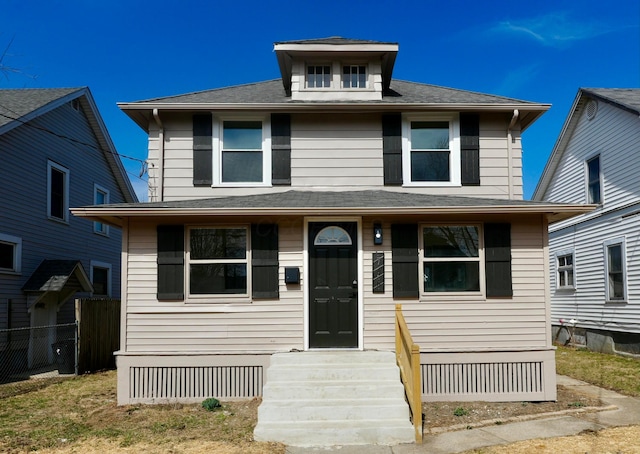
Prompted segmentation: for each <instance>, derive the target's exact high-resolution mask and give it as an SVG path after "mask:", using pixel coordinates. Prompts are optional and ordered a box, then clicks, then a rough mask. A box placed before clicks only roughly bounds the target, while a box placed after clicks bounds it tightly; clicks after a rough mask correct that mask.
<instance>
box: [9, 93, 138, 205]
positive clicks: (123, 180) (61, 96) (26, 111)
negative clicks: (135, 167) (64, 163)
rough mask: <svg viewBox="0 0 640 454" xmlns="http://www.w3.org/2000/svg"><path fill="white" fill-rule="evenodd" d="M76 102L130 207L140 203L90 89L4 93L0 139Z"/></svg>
mask: <svg viewBox="0 0 640 454" xmlns="http://www.w3.org/2000/svg"><path fill="white" fill-rule="evenodd" d="M74 99H77V100H78V102H79V103H80V105H81V106H82V109H83V111H84V113H85V115H86V117H87V120H88V122H89V125H90V127H91V129H92V130H93V133H94V136H95V138H96V140H97V142H98V144H99V147H100V150H101V151H102V153H103V154H104V157H105V159H106V161H107V163H108V165H109V167H110V169H111V172H112V174H113V176H114V178H115V179H116V182H117V184H118V187H119V188H120V190H121V191H122V194H123V197H124V199H125V200H126V201H127V202H129V203H135V202H137V201H138V198H137V196H136V194H135V191H134V190H133V186H132V185H131V182H130V181H129V178H128V177H127V174H126V171H125V169H124V166H123V164H122V161H121V160H120V158H119V157H118V152H117V150H116V148H115V145H114V144H113V142H112V141H111V137H110V136H109V132H108V131H107V127H106V125H105V124H104V121H103V120H102V117H101V115H100V113H99V111H98V107H97V105H96V103H95V100H94V99H93V96H92V95H91V91H90V90H89V88H88V87H80V88H38V89H10V90H0V135H2V134H6V133H7V132H9V131H11V130H12V129H14V128H17V127H19V126H22V125H28V124H29V122H30V121H32V120H34V119H36V118H38V117H40V116H42V115H44V114H46V113H48V112H51V111H52V110H54V109H56V108H58V107H60V106H62V105H64V104H66V103H68V102H71V101H72V100H74Z"/></svg>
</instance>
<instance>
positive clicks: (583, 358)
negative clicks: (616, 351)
mask: <svg viewBox="0 0 640 454" xmlns="http://www.w3.org/2000/svg"><path fill="white" fill-rule="evenodd" d="M556 370H557V372H558V373H559V374H562V375H568V376H569V377H573V378H575V379H578V380H582V381H586V382H587V383H591V384H594V385H596V386H600V387H601V388H606V389H611V390H614V391H617V392H619V393H621V394H625V395H627V396H635V397H640V360H637V359H634V358H629V357H626V356H618V355H608V354H605V353H597V352H592V351H589V350H584V349H576V348H572V347H558V350H557V351H556Z"/></svg>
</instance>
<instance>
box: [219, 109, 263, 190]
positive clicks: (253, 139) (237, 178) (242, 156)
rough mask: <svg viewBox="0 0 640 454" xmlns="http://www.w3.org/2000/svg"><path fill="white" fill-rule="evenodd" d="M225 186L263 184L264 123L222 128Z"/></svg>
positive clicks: (225, 124)
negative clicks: (232, 184) (227, 184)
mask: <svg viewBox="0 0 640 454" xmlns="http://www.w3.org/2000/svg"><path fill="white" fill-rule="evenodd" d="M222 129H223V130H222V182H223V183H261V182H262V181H263V177H264V175H263V166H264V164H263V155H264V153H263V150H262V122H261V121H225V122H223V128H222Z"/></svg>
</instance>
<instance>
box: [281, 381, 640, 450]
mask: <svg viewBox="0 0 640 454" xmlns="http://www.w3.org/2000/svg"><path fill="white" fill-rule="evenodd" d="M557 380H558V384H559V385H563V386H565V387H567V388H573V389H574V390H576V391H579V392H581V393H583V394H590V395H593V396H597V397H599V398H600V399H601V400H602V401H603V402H604V403H605V405H609V406H615V407H616V408H615V409H610V410H605V411H599V412H596V413H581V414H580V415H579V416H574V415H575V413H573V414H567V415H554V416H547V417H541V418H538V419H532V420H529V421H520V422H511V423H505V424H502V425H499V426H496V425H490V426H486V427H479V428H476V429H471V430H460V431H456V432H444V433H439V434H435V435H434V434H428V433H425V436H424V441H423V443H422V445H416V444H405V445H396V446H379V445H376V446H373V445H367V446H334V447H331V448H298V447H292V446H289V447H287V454H308V453H330V452H336V453H340V454H365V453H367V454H426V453H429V454H449V453H459V452H464V451H468V450H470V449H479V448H484V447H487V446H494V445H505V444H510V443H515V442H517V441H522V440H529V439H533V438H553V437H563V436H568V435H577V434H579V433H580V432H582V431H584V430H600V429H604V428H607V427H616V426H628V425H632V424H640V399H637V398H633V397H627V396H623V395H621V394H618V393H616V392H613V391H608V390H606V389H602V388H598V387H597V386H593V385H590V384H588V383H585V382H581V381H579V380H574V379H572V378H569V377H565V376H563V375H558V378H557Z"/></svg>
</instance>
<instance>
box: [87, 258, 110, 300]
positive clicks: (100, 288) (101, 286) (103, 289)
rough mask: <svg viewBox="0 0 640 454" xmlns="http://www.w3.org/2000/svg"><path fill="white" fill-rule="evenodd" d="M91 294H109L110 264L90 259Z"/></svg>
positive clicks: (106, 295)
mask: <svg viewBox="0 0 640 454" xmlns="http://www.w3.org/2000/svg"><path fill="white" fill-rule="evenodd" d="M91 285H93V296H102V297H108V296H111V264H110V263H103V262H96V261H91Z"/></svg>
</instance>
